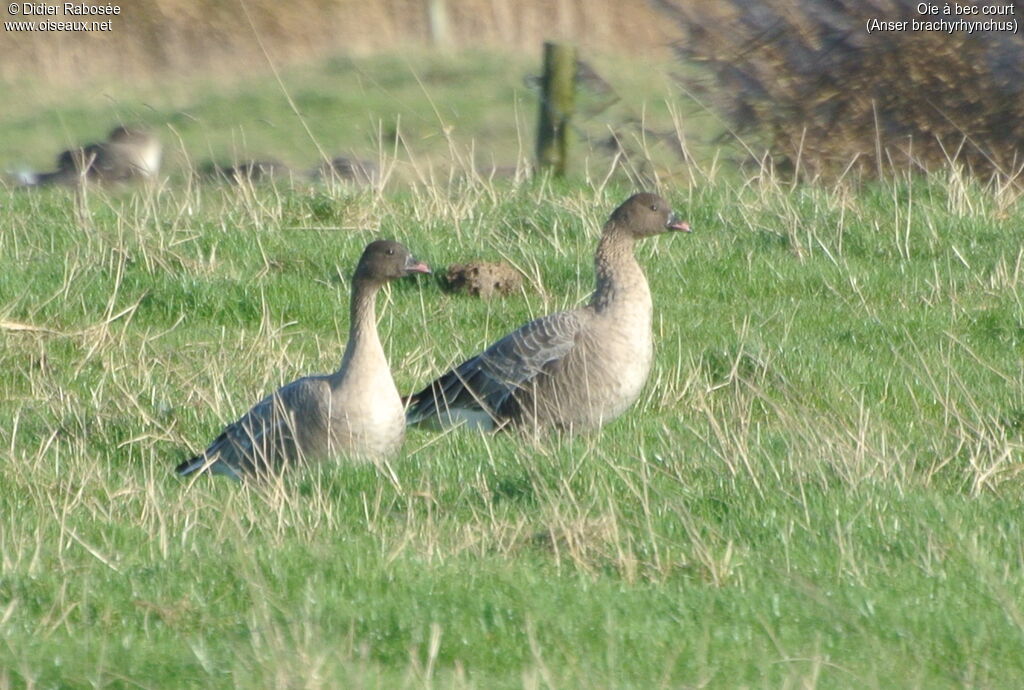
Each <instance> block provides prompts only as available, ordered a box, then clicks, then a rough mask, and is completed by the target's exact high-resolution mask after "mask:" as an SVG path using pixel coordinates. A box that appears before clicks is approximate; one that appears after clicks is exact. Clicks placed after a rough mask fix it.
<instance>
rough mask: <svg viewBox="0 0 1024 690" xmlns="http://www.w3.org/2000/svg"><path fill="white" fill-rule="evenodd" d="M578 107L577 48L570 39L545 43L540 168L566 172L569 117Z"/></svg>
mask: <svg viewBox="0 0 1024 690" xmlns="http://www.w3.org/2000/svg"><path fill="white" fill-rule="evenodd" d="M575 107H576V48H575V46H572V45H569V44H567V43H554V42H552V41H547V42H545V43H544V76H543V78H542V79H541V87H540V122H539V124H538V125H537V168H538V169H539V170H545V169H550V170H551V171H552V172H553V173H554V174H555V175H558V176H562V175H564V174H565V168H566V165H567V163H568V159H569V140H570V134H571V129H570V127H569V120H570V119H571V118H572V114H573V110H574V109H575Z"/></svg>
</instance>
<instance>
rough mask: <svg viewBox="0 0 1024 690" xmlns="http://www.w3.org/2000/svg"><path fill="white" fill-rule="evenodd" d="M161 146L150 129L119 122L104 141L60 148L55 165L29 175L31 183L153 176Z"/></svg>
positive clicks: (156, 169)
mask: <svg viewBox="0 0 1024 690" xmlns="http://www.w3.org/2000/svg"><path fill="white" fill-rule="evenodd" d="M162 154H163V146H162V145H161V144H160V140H159V139H157V138H156V137H155V136H153V135H152V134H151V133H150V132H148V131H146V130H144V129H139V128H134V127H124V126H118V127H115V128H114V129H112V130H111V131H110V134H108V135H107V139H106V141H103V142H98V143H93V144H86V145H85V146H82V147H79V148H74V149H68V150H66V151H61V153H60V155H58V156H57V169H56V170H54V171H52V172H48V173H40V174H36V175H33V176H31V178H30V179H29V180H28V184H29V185H30V186H47V185H55V184H57V185H67V186H74V185H79V184H82V183H83V182H103V183H111V182H130V181H134V180H148V179H153V178H155V177H156V176H157V174H158V173H159V172H160V161H161V157H162Z"/></svg>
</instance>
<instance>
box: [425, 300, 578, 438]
mask: <svg viewBox="0 0 1024 690" xmlns="http://www.w3.org/2000/svg"><path fill="white" fill-rule="evenodd" d="M580 325H581V324H580V319H579V317H578V316H577V315H576V314H575V313H573V312H559V313H556V314H551V315H549V316H545V317H542V318H539V319H536V320H535V321H531V322H530V323H528V324H526V325H525V326H523V327H522V328H520V329H519V330H516V331H514V332H512V333H510V334H508V335H507V336H505V337H504V338H502V339H501V340H499V341H497V342H496V343H494V344H493V345H491V346H490V347H489V348H487V349H486V350H485V351H484V352H482V353H480V354H479V355H477V356H476V357H473V358H472V359H470V360H467V361H466V362H463V363H462V364H461V365H459V366H458V367H456V368H455V369H454V370H452V371H449V372H448V373H447V374H444V375H443V376H441V377H440V378H438V379H437V380H435V381H434V382H433V383H431V384H430V386H428V387H427V388H426V389H424V390H423V391H421V392H420V393H417V394H416V395H414V396H412V402H413V406H412V408H411V409H410V410H409V419H410V421H412V422H416V421H420V420H423V419H427V418H429V417H431V416H433V415H438V414H445V413H447V412H449V411H450V410H455V409H461V410H479V411H484V412H486V413H488V414H490V415H491V416H492V417H495V418H500V417H504V416H505V413H506V412H507V410H508V407H509V405H510V404H511V402H512V394H513V393H514V392H515V391H516V390H517V389H519V388H522V387H524V386H526V385H527V384H529V383H530V382H531V381H532V380H533V379H535V378H536V377H537V376H539V375H541V374H542V373H544V372H545V371H546V370H547V369H549V368H550V367H551V366H553V365H554V364H555V363H557V362H558V361H560V360H561V359H562V358H563V357H565V355H566V354H567V353H568V352H569V351H570V350H571V349H572V348H573V346H574V344H575V343H576V336H577V335H578V333H579V330H580Z"/></svg>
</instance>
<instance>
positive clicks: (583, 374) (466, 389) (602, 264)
mask: <svg viewBox="0 0 1024 690" xmlns="http://www.w3.org/2000/svg"><path fill="white" fill-rule="evenodd" d="M669 230H681V231H684V232H689V231H690V226H689V225H688V224H686V223H685V222H681V221H677V220H676V219H675V216H674V215H673V214H672V209H671V208H670V206H669V204H668V202H666V201H665V200H664V199H662V198H661V197H658V196H656V195H654V194H646V193H645V194H635V195H633V196H632V197H630V198H629V199H627V200H626V201H625V202H624V203H623V204H622V205H621V206H619V207H618V208H617V209H615V211H614V212H613V213H612V215H611V218H609V219H608V222H607V223H605V226H604V230H603V232H602V234H601V240H600V242H599V243H598V245H597V252H596V255H595V257H594V267H595V272H596V273H597V285H596V287H595V289H594V293H593V295H592V296H591V298H590V303H589V304H587V305H586V306H584V307H580V308H578V309H573V310H570V311H563V312H558V313H556V314H551V315H549V316H544V317H541V318H539V319H537V320H535V321H531V322H530V323H528V324H526V325H525V326H523V327H522V328H520V329H519V330H517V331H515V332H513V333H511V334H509V335H507V336H505V337H504V338H502V339H501V340H499V341H498V342H496V343H494V344H493V345H491V346H490V347H489V348H487V349H486V350H484V352H483V353H481V354H479V355H477V356H476V357H473V358H472V359H470V360H468V361H466V362H464V363H462V364H460V365H459V366H458V367H456V368H455V369H454V370H452V371H449V372H447V373H446V374H443V375H442V376H441V377H440V378H438V379H436V380H435V381H433V382H432V383H431V384H430V385H428V386H427V387H426V388H424V389H423V390H422V391H420V392H419V393H416V394H414V395H411V396H409V398H408V403H409V408H408V410H407V411H406V419H407V421H408V422H409V423H410V424H417V423H419V422H424V421H434V422H439V423H440V424H441V425H443V426H449V425H452V424H455V423H459V422H466V423H468V424H469V425H470V426H474V427H477V428H480V429H484V430H490V429H495V428H498V427H500V426H502V425H504V424H508V423H512V424H521V425H536V426H555V427H561V428H566V429H570V430H571V429H585V428H597V427H600V426H601V425H603V424H606V423H607V422H609V421H611V420H613V419H615V418H616V417H618V416H619V415H621V414H622V413H623V412H625V411H626V409H627V408H629V406H630V405H632V404H633V402H634V401H635V400H636V399H637V397H638V396H639V395H640V391H641V389H642V388H643V385H644V382H645V381H646V380H647V375H648V373H650V370H651V361H652V359H653V356H654V346H653V337H652V329H651V318H652V307H651V292H650V289H649V288H648V287H647V279H646V278H645V277H644V272H643V270H642V269H641V268H640V265H639V264H638V263H637V261H636V258H635V257H634V255H633V247H634V245H635V244H636V241H637V240H639V239H643V238H644V237H650V236H652V235H660V234H661V233H664V232H666V231H669Z"/></svg>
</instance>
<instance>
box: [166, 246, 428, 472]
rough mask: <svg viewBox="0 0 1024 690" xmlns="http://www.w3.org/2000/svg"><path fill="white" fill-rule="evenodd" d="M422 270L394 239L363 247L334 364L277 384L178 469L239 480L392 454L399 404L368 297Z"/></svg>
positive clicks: (397, 442)
mask: <svg viewBox="0 0 1024 690" xmlns="http://www.w3.org/2000/svg"><path fill="white" fill-rule="evenodd" d="M429 272H430V269H429V268H428V267H427V265H426V264H424V263H421V262H419V261H417V260H416V259H415V258H414V257H413V256H412V254H411V253H410V252H409V250H408V249H406V248H405V247H404V246H402V245H401V244H399V243H397V242H392V241H389V240H378V241H376V242H373V243H371V244H370V245H368V246H367V247H366V250H365V251H364V252H363V255H362V257H361V258H360V259H359V264H358V266H357V267H356V270H355V273H354V275H353V277H352V297H351V320H350V324H349V339H348V344H347V345H346V346H345V354H344V355H343V356H342V359H341V366H339V367H338V370H337V371H335V372H334V373H333V374H327V375H322V376H307V377H304V378H301V379H298V380H297V381H293V382H291V383H289V384H287V385H285V386H282V387H281V388H279V389H278V390H277V391H276V392H274V393H273V394H271V395H269V396H267V397H266V398H264V399H263V400H261V401H260V402H259V403H257V404H256V405H255V406H254V407H253V408H252V409H251V410H249V411H248V412H247V413H246V414H245V415H244V416H242V418H241V419H239V420H238V421H236V422H234V423H232V424H229V425H228V426H227V427H226V428H225V429H224V431H222V432H221V434H220V435H219V436H217V438H215V439H214V440H213V442H212V443H211V444H210V446H209V447H208V448H207V449H206V450H205V451H204V452H203V453H201V454H200V455H197V456H195V457H193V458H190V459H189V460H186V461H185V462H183V463H181V464H180V465H178V467H177V472H178V474H180V475H189V474H192V473H194V472H201V471H205V470H209V471H211V472H212V473H214V474H224V475H228V476H230V477H233V478H235V479H241V478H242V477H244V476H246V475H260V474H265V473H268V472H276V471H278V470H280V469H281V468H283V467H285V466H287V465H289V464H294V463H298V462H306V461H311V460H319V459H323V458H331V457H339V456H344V457H346V458H350V459H353V460H375V459H381V458H387V457H390V456H391V455H394V454H395V453H396V452H397V451H398V449H399V447H400V446H401V444H402V437H403V435H404V427H405V417H404V414H403V412H404V408H403V405H402V401H401V398H399V396H398V391H397V390H396V388H395V383H394V380H393V379H392V378H391V370H390V368H389V367H388V362H387V359H386V358H385V356H384V348H383V347H382V346H381V343H380V339H379V337H378V335H377V319H376V309H375V301H376V300H375V298H376V294H377V292H378V291H379V290H380V288H381V286H382V285H384V283H385V282H387V281H389V280H394V279H396V278H401V277H403V276H407V275H410V274H412V273H429Z"/></svg>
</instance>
